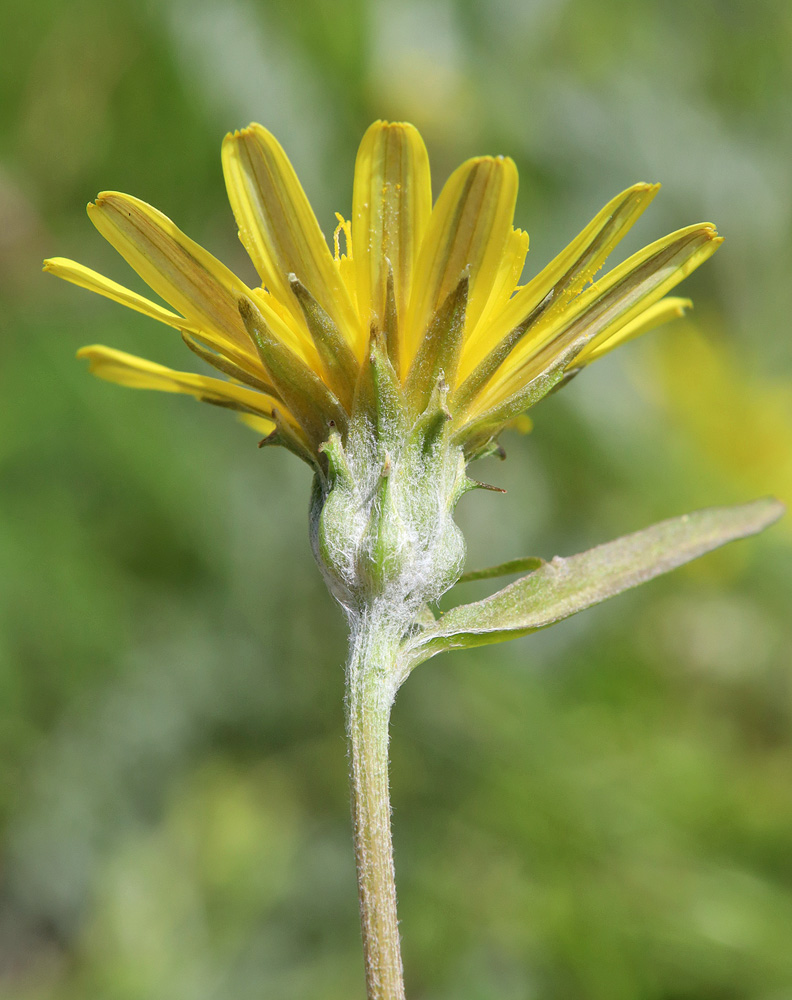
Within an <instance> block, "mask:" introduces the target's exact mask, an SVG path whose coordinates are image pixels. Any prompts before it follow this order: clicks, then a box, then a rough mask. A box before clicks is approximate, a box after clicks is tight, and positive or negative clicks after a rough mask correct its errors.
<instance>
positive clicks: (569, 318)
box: [45, 122, 721, 461]
mask: <svg viewBox="0 0 792 1000" xmlns="http://www.w3.org/2000/svg"><path fill="white" fill-rule="evenodd" d="M222 157H223V169H224V173H225V179H226V185H227V188H228V195H229V199H230V201H231V205H232V207H233V210H234V214H235V216H236V220H237V224H238V226H239V236H240V239H241V241H242V243H243V244H244V246H245V249H246V250H247V252H248V254H249V255H250V257H251V260H252V261H253V263H254V265H255V267H256V270H257V272H258V274H259V277H260V279H261V285H260V286H259V287H256V288H250V287H248V286H247V285H246V284H245V283H244V282H243V281H241V280H240V279H239V278H237V277H236V275H234V274H233V273H232V272H231V271H229V270H228V269H227V268H226V267H225V266H224V265H223V264H221V263H220V262H219V261H218V260H216V259H215V258H214V257H213V256H212V255H211V254H209V253H207V251H205V250H204V249H202V248H201V247H200V246H198V245H197V244H196V243H194V242H193V241H192V240H190V239H189V238H188V237H187V236H185V235H184V233H182V232H181V231H180V230H179V229H178V228H177V227H176V226H175V225H174V224H173V223H172V222H171V221H170V219H168V218H167V217H166V216H164V215H162V214H161V213H160V212H158V211H157V210H156V209H154V208H152V207H151V206H150V205H147V204H145V203H144V202H142V201H139V200H138V199H136V198H132V197H130V196H129V195H124V194H118V193H115V192H105V193H103V194H100V195H99V197H98V198H97V200H96V202H95V203H94V204H92V205H89V206H88V211H89V216H90V218H91V220H92V222H93V223H94V225H95V226H96V227H97V229H98V230H99V231H100V232H101V233H102V235H103V236H104V237H105V238H106V239H107V240H108V241H109V242H110V243H111V244H112V245H113V246H114V247H115V248H116V250H118V252H119V253H120V254H121V255H122V256H123V257H124V258H125V259H126V260H127V262H128V263H129V264H130V265H131V266H132V267H133V268H134V270H135V271H137V273H138V274H139V275H140V276H141V277H142V278H143V279H144V280H145V281H146V282H147V283H148V284H149V286H150V287H151V288H152V290H153V291H154V292H156V293H157V294H158V295H159V296H161V297H162V299H163V300H164V301H165V302H167V303H168V304H169V305H170V306H171V307H172V308H171V309H168V308H165V307H164V306H161V305H159V304H157V303H155V302H153V301H151V300H149V299H147V298H144V297H143V296H140V295H138V294H136V293H135V292H132V291H130V290H128V289H126V288H124V287H123V286H121V285H118V284H117V283H115V282H113V281H110V280H109V279H107V278H105V277H103V276H102V275H100V274H97V273H96V272H95V271H92V270H90V269H89V268H87V267H84V266H83V265H81V264H77V263H74V262H72V261H69V260H64V259H62V258H53V259H51V260H48V261H47V262H46V264H45V269H46V270H47V271H50V272H51V273H53V274H56V275H58V276H59V277H62V278H65V279H66V280H67V281H71V282H73V283H75V284H77V285H81V286H82V287H84V288H88V289H90V290H92V291H95V292H98V293H99V294H101V295H105V296H107V297H109V298H111V299H114V300H116V301H117V302H121V303H122V304H123V305H126V306H128V307H129V308H131V309H135V310H137V311H138V312H141V313H144V314H145V315H147V316H151V317H153V318H154V319H157V320H160V321H161V322H163V323H166V324H168V325H170V326H172V327H174V328H176V329H177V330H179V331H180V332H181V334H182V337H183V339H184V341H185V343H186V344H187V346H188V347H189V348H190V349H191V350H192V351H194V352H195V353H196V354H197V355H199V356H200V357H201V358H202V359H203V360H204V361H206V362H208V363H209V364H210V365H212V366H213V367H214V368H216V369H217V370H219V371H220V372H222V373H223V374H224V375H226V376H227V379H218V378H210V377H207V376H204V375H194V374H188V373H185V372H178V371H173V370H171V369H169V368H165V367H163V366H161V365H156V364H153V363H152V362H149V361H145V360H143V359H141V358H137V357H134V356H132V355H129V354H125V353H123V352H121V351H116V350H112V349H110V348H107V347H101V346H92V347H85V348H83V349H82V350H81V351H80V352H79V353H80V356H81V357H86V358H88V360H89V361H90V364H91V369H92V371H94V372H95V373H96V374H97V375H100V376H102V377H103V378H106V379H108V380H110V381H114V382H119V383H122V384H124V385H130V386H134V387H137V388H150V389H161V390H165V391H169V392H181V393H186V394H188V395H191V396H194V397H196V398H198V399H202V400H206V401H208V402H212V403H216V404H220V405H223V406H227V407H230V408H232V409H235V410H237V411H239V412H240V413H241V414H242V415H243V417H244V419H246V420H247V422H249V423H251V424H253V426H255V427H257V428H258V429H259V430H261V431H263V432H265V433H271V434H272V439H273V440H274V441H275V442H276V443H282V444H286V445H287V446H289V447H291V448H292V449H293V450H295V451H296V452H298V453H299V454H301V455H302V457H304V458H306V459H307V460H308V461H315V459H316V456H317V455H318V454H319V451H320V447H321V445H322V443H323V442H324V441H325V440H326V438H327V436H328V432H329V429H330V428H331V427H332V426H335V427H336V428H338V429H339V430H340V432H341V433H342V434H343V433H344V429H345V427H346V425H347V423H348V421H349V419H350V415H351V414H352V413H353V411H354V409H355V407H356V406H361V405H363V403H362V402H361V400H362V398H363V396H364V395H365V393H363V392H362V391H361V373H362V372H364V371H365V370H366V368H367V366H368V365H367V363H368V358H369V352H370V345H371V343H372V341H374V342H375V343H377V344H378V345H379V347H380V348H381V352H382V354H383V355H384V356H386V357H387V359H388V360H389V362H390V364H391V365H392V368H393V371H394V373H395V375H396V376H397V382H398V383H400V385H401V388H402V392H403V404H404V407H405V409H406V410H407V411H408V412H409V413H413V414H415V415H417V414H419V413H420V412H421V411H422V410H423V409H424V408H425V407H426V405H427V403H428V401H429V398H430V396H431V394H432V391H433V389H434V388H435V387H436V386H437V385H438V384H441V385H442V386H443V388H444V392H445V403H444V405H445V406H446V407H447V412H448V415H449V417H450V420H451V433H452V435H453V438H454V440H456V441H457V443H459V444H462V445H464V446H465V450H466V452H467V454H468V455H469V456H470V457H472V456H474V455H475V454H477V453H480V452H481V451H482V449H483V448H485V447H486V446H487V445H488V444H489V443H490V442H491V441H492V440H493V439H494V437H495V435H496V434H497V433H498V432H499V431H500V430H501V429H502V427H503V426H504V424H505V423H506V422H508V421H510V420H512V419H514V418H515V417H517V416H518V415H519V414H520V413H522V412H523V411H524V410H525V409H526V408H527V407H528V406H530V405H532V404H533V403H534V402H535V401H536V400H537V399H538V398H540V397H541V395H544V394H545V393H546V392H547V391H549V389H550V388H552V387H553V386H554V385H556V384H558V383H559V382H560V381H562V380H563V379H564V378H566V377H569V375H570V374H571V373H573V372H575V371H577V370H578V369H579V368H581V367H582V366H584V365H586V364H588V363H589V362H591V361H594V360H596V359H597V358H599V357H601V356H602V355H603V354H605V353H607V352H608V351H610V350H612V349H613V348H614V347H616V346H617V345H618V344H621V343H623V342H624V341H626V340H628V339H630V338H632V337H635V336H638V335H639V334H641V333H643V332H644V331H646V330H649V329H651V328H652V327H654V326H657V325H659V324H660V323H663V322H665V321H666V320H669V319H671V318H673V317H676V316H679V315H681V314H682V312H683V310H684V308H685V306H686V305H687V304H688V303H687V302H686V300H684V299H679V298H672V297H665V296H666V293H667V292H669V291H670V290H671V289H672V288H673V287H674V286H675V285H676V284H677V283H678V282H679V281H681V280H682V279H683V278H684V277H685V276H686V275H688V274H689V273H690V272H691V271H692V270H693V269H694V268H695V267H697V266H698V265H699V264H700V263H702V262H703V261H704V260H706V259H707V258H708V257H709V256H710V255H711V254H712V253H713V252H714V251H715V249H716V248H717V247H718V245H719V243H720V242H721V241H720V238H719V237H718V236H717V234H716V232H715V229H714V227H713V226H711V225H709V224H701V225H695V226H689V227H687V228H685V229H681V230H679V231H678V232H675V233H672V234H671V235H670V236H666V237H664V238H663V239H661V240H658V241H657V242H655V243H653V244H651V245H650V246H648V247H646V248H645V249H643V250H641V251H639V252H638V253H636V254H634V255H633V256H632V257H630V258H629V259H628V260H627V261H625V262H624V263H623V264H621V265H620V266H619V267H617V268H615V269H614V270H612V271H611V272H609V273H608V274H606V275H605V277H603V278H601V279H600V280H598V281H597V282H595V283H593V284H592V283H591V282H592V279H593V277H594V275H595V274H596V272H597V271H598V270H599V269H600V267H601V266H602V264H603V262H604V261H605V258H606V257H607V256H608V254H609V253H610V251H611V250H612V249H613V247H614V246H615V245H616V244H617V243H618V242H619V240H620V239H621V238H622V237H623V236H624V235H625V233H626V232H627V231H628V229H629V228H630V227H631V226H632V224H633V223H634V222H635V220H636V219H637V218H638V217H639V215H640V214H641V213H642V212H643V211H644V209H645V208H646V207H647V205H648V204H649V202H650V201H651V200H652V198H653V197H654V195H655V193H656V192H657V189H658V185H653V184H636V185H634V186H633V187H631V188H628V189H627V190H626V191H623V192H622V193H621V194H619V195H617V196H616V197H615V198H614V199H613V200H612V201H611V202H609V203H608V204H607V205H606V206H605V208H603V209H602V211H601V212H600V213H599V214H598V215H596V216H595V218H594V219H593V220H592V221H591V222H590V223H589V225H588V226H586V228H585V229H584V230H583V231H582V232H581V233H580V235H579V236H578V237H577V238H576V239H575V240H573V242H572V243H570V245H569V246H568V247H567V248H566V249H565V250H563V251H562V252H561V253H560V254H559V255H558V256H557V257H556V258H555V260H553V261H552V262H551V263H550V264H548V265H547V266H546V267H545V268H544V269H543V270H542V271H541V272H540V273H539V274H538V275H537V276H536V277H534V278H533V279H532V280H531V281H529V282H528V283H527V284H526V285H523V286H520V285H519V284H518V282H519V280H520V275H521V273H522V270H523V264H524V260H525V255H526V252H527V250H528V237H527V235H526V234H525V233H524V232H522V231H521V230H519V229H515V228H513V214H514V206H515V201H516V197H517V169H516V167H515V165H514V163H513V161H512V160H510V159H509V158H507V157H477V158H475V159H471V160H468V161H467V162H465V163H463V164H462V166H460V167H459V168H458V169H457V170H456V171H455V172H454V173H453V174H452V175H451V177H450V178H449V179H448V181H447V182H446V184H445V186H444V187H443V189H442V191H441V192H440V195H439V197H438V199H437V201H436V203H435V204H434V206H433V205H432V196H431V183H430V175H429V159H428V156H427V153H426V148H425V146H424V143H423V140H422V139H421V137H420V135H419V133H418V132H417V130H416V129H415V128H414V127H413V126H411V125H408V124H390V123H386V122H376V123H374V124H373V125H372V126H371V127H370V128H369V129H368V131H367V132H366V134H365V136H364V137H363V141H362V143H361V146H360V150H359V152H358V156H357V163H356V166H355V177H354V190H353V198H352V218H351V221H349V222H347V221H344V220H343V219H341V217H340V216H339V226H338V228H337V230H336V233H335V239H334V244H335V252H334V253H331V251H330V250H329V249H328V245H327V243H326V241H325V239H324V237H323V235H322V233H321V231H320V228H319V225H318V222H317V220H316V217H315V215H314V213H313V210H312V209H311V206H310V204H309V202H308V199H307V198H306V195H305V192H304V191H303V189H302V187H301V185H300V182H299V181H298V179H297V176H296V174H295V172H294V169H293V168H292V165H291V163H290V162H289V160H288V158H287V156H286V154H285V153H284V151H283V149H282V148H281V146H280V145H279V143H278V142H277V140H276V139H275V138H274V137H273V136H272V135H271V134H270V133H269V132H268V131H267V130H266V129H264V128H262V127H261V126H260V125H251V126H250V127H249V128H247V129H244V130H243V131H241V132H236V133H234V134H231V135H228V136H226V138H225V140H224V143H223V153H222Z"/></svg>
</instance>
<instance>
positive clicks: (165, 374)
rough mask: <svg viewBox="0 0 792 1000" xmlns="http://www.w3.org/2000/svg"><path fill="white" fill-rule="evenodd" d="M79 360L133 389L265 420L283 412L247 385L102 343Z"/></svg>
mask: <svg viewBox="0 0 792 1000" xmlns="http://www.w3.org/2000/svg"><path fill="white" fill-rule="evenodd" d="M77 357H78V358H87V359H88V362H89V370H90V371H91V372H92V373H93V374H94V375H98V376H99V377H100V378H103V379H105V380H106V381H108V382H116V383H117V384H118V385H126V386H129V387H130V388H133V389H157V390H159V391H160V392H177V393H183V394H185V395H187V396H193V397H194V398H195V399H200V400H203V401H204V402H208V403H216V404H218V405H220V406H228V407H230V408H231V409H235V410H242V411H245V412H248V413H256V414H258V415H259V416H265V417H266V416H271V415H272V410H273V407H278V408H279V409H282V406H281V404H280V403H278V402H277V401H276V400H275V399H273V398H272V397H271V396H265V395H264V394H263V393H261V392H254V391H253V390H252V389H245V388H244V387H243V386H240V385H234V384H233V383H232V382H224V381H223V380H222V379H218V378H211V377H209V376H207V375H194V374H192V372H179V371H175V370H174V369H173V368H166V367H165V366H164V365H158V364H155V363H154V362H153V361H147V360H146V359H145V358H138V357H136V356H135V355H134V354H127V353H126V352H125V351H116V350H114V349H113V348H112V347H104V346H102V345H101V344H92V345H91V346H89V347H82V348H80V350H79V351H78V352H77Z"/></svg>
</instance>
